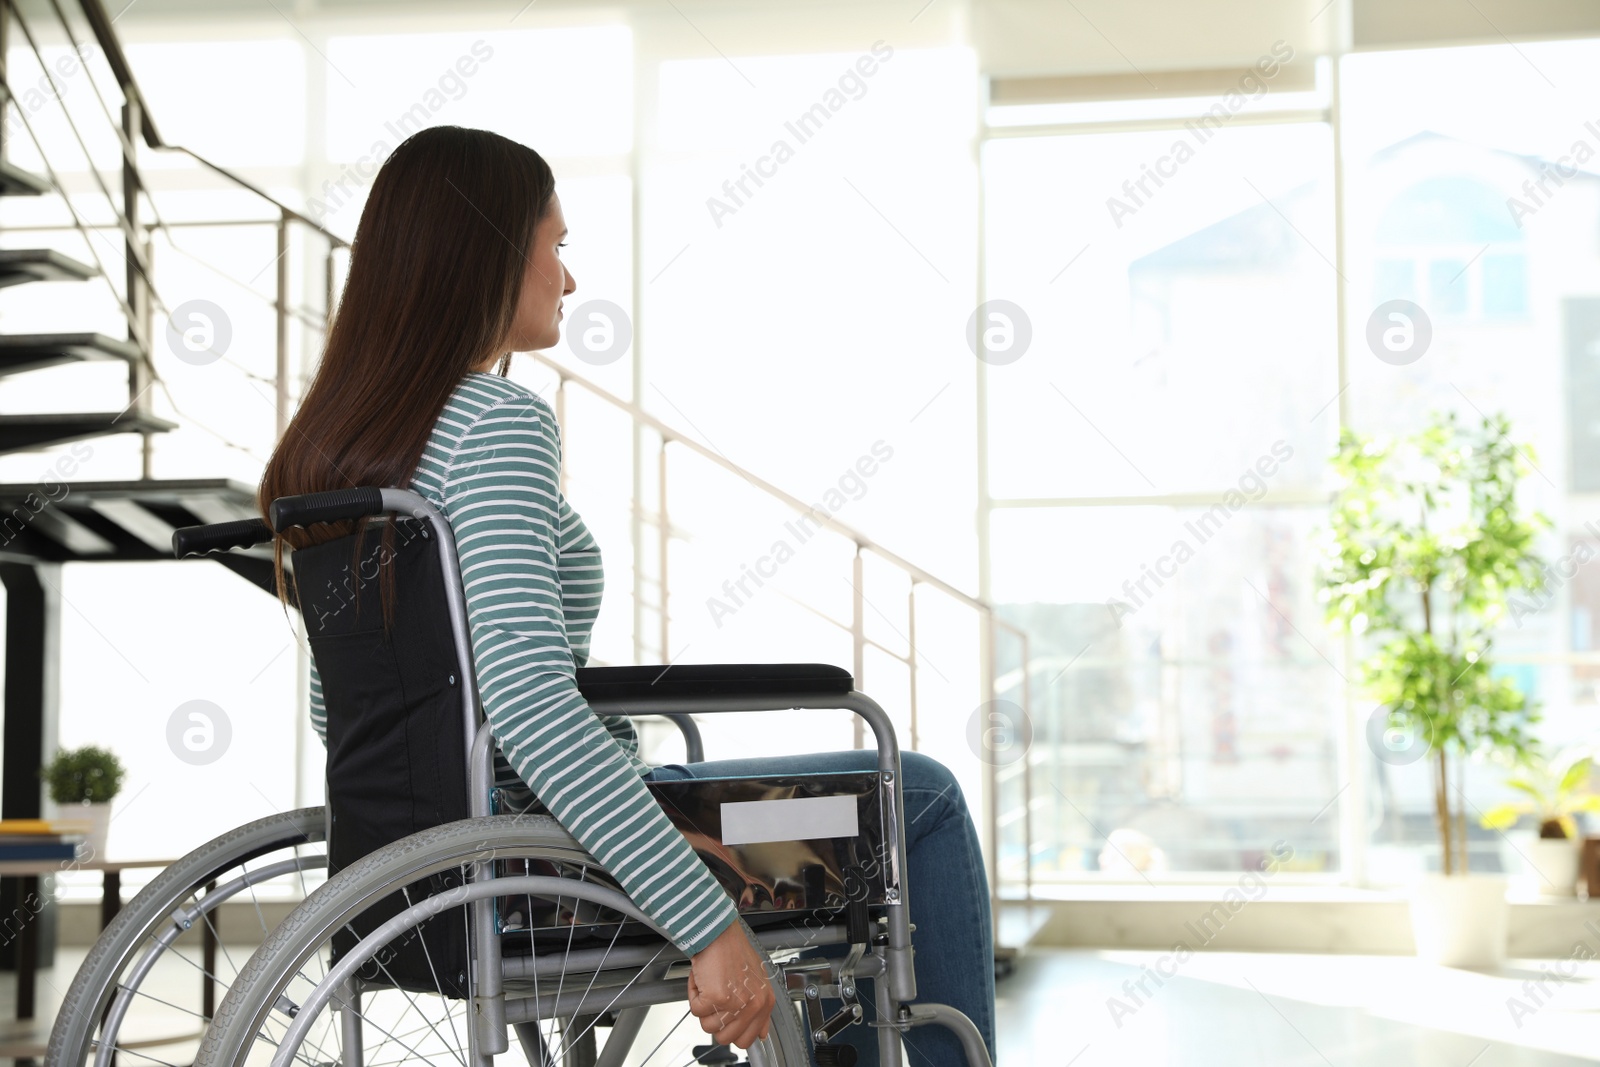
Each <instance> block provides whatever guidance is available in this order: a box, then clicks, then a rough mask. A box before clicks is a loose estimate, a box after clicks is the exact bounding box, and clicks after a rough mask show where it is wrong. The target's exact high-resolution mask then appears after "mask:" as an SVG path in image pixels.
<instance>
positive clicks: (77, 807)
mask: <svg viewBox="0 0 1600 1067" xmlns="http://www.w3.org/2000/svg"><path fill="white" fill-rule="evenodd" d="M123 774H124V770H123V766H122V761H121V760H119V759H117V757H116V755H115V754H114V753H113V752H111V751H110V750H108V749H104V748H99V747H98V746H95V745H87V746H85V747H83V748H73V749H62V750H61V751H59V752H57V753H56V756H55V759H53V760H51V761H50V763H49V765H48V766H46V767H45V768H44V778H45V782H46V783H47V784H48V785H49V788H50V799H51V800H52V801H54V802H55V803H56V805H57V806H58V807H60V808H62V809H63V810H62V814H63V815H65V816H67V817H69V818H80V819H83V820H85V821H87V822H88V823H89V833H88V835H87V836H86V838H85V844H86V845H88V846H89V849H88V851H89V854H90V855H92V856H95V857H103V856H104V855H105V850H106V835H107V833H108V831H109V830H110V827H111V801H112V799H113V798H115V797H116V795H117V793H118V792H120V791H121V789H122V778H123Z"/></svg>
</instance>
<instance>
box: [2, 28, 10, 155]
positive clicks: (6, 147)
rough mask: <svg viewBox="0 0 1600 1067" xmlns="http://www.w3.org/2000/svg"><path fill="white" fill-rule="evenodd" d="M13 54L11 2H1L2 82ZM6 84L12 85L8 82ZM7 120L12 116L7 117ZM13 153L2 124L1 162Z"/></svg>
mask: <svg viewBox="0 0 1600 1067" xmlns="http://www.w3.org/2000/svg"><path fill="white" fill-rule="evenodd" d="M10 54H11V0H0V82H6V56H8V55H10ZM6 84H10V83H9V82H6ZM6 117H7V118H9V117H10V116H9V115H7V116H6ZM10 151H11V138H10V136H9V131H8V130H7V129H6V123H4V122H0V160H3V159H5V158H6V154H7V153H8V152H10Z"/></svg>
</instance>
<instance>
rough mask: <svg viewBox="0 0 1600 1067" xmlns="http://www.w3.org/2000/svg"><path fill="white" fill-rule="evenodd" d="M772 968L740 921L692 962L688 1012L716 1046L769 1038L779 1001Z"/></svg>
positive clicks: (744, 1045)
mask: <svg viewBox="0 0 1600 1067" xmlns="http://www.w3.org/2000/svg"><path fill="white" fill-rule="evenodd" d="M767 966H768V964H767V957H766V956H765V955H764V954H763V953H760V952H758V951H756V949H755V947H754V946H753V945H751V944H750V939H749V938H748V937H746V936H745V932H744V924H743V923H740V922H738V921H737V920H735V921H734V922H731V923H729V924H728V927H727V929H725V930H723V931H722V933H720V934H718V935H717V939H716V940H715V941H713V942H711V944H709V945H707V946H706V947H705V948H703V949H701V950H700V951H699V952H698V953H696V954H695V956H694V957H693V958H692V959H691V960H690V961H689V1010H690V1011H692V1012H694V1014H695V1016H696V1017H697V1018H699V1020H700V1028H701V1029H702V1030H704V1031H705V1032H706V1033H708V1034H710V1035H711V1039H712V1040H713V1041H715V1042H716V1043H717V1044H719V1045H736V1046H738V1047H739V1048H742V1049H748V1048H749V1047H750V1046H751V1045H753V1044H754V1043H755V1042H756V1041H758V1040H759V1039H761V1038H763V1037H766V1036H767V1027H768V1025H769V1024H770V1022H771V1016H772V1009H773V1008H774V1007H775V1006H776V1005H777V1002H778V998H777V997H776V996H775V995H774V994H773V992H772V984H771V982H769V981H768V980H767Z"/></svg>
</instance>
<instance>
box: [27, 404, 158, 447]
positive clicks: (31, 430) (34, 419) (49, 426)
mask: <svg viewBox="0 0 1600 1067" xmlns="http://www.w3.org/2000/svg"><path fill="white" fill-rule="evenodd" d="M177 426H178V424H177V423H175V422H171V421H168V420H167V419H160V418H157V417H156V416H154V415H140V414H138V413H137V412H132V411H124V412H117V411H71V412H67V413H65V414H61V415H56V414H50V415H0V452H27V451H30V450H34V449H40V448H49V447H51V446H52V445H59V444H65V443H66V442H68V441H82V440H84V439H85V438H89V437H101V436H104V435H105V434H111V433H164V432H166V431H167V430H173V429H176V428H177Z"/></svg>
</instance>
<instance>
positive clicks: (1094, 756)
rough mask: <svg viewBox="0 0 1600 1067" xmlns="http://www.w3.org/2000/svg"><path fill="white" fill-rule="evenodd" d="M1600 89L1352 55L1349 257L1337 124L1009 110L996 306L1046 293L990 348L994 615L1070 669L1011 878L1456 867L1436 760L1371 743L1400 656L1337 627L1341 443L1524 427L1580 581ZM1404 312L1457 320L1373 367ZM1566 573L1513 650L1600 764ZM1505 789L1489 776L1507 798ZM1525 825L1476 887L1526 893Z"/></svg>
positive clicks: (1344, 89) (1481, 774) (1455, 52)
mask: <svg viewBox="0 0 1600 1067" xmlns="http://www.w3.org/2000/svg"><path fill="white" fill-rule="evenodd" d="M1325 64H1326V61H1324V67H1323V69H1322V71H1321V72H1320V75H1319V78H1318V82H1319V85H1320V86H1321V87H1322V88H1323V89H1324V90H1326V89H1328V87H1329V86H1328V82H1329V78H1328V75H1329V73H1331V71H1330V70H1329V69H1328V68H1327V67H1326V65H1325ZM1597 72H1600V43H1597V42H1593V41H1575V42H1563V43H1550V44H1527V45H1519V46H1515V47H1513V46H1511V45H1502V46H1496V47H1476V48H1462V49H1441V50H1435V51H1427V52H1405V53H1400V52H1389V53H1378V54H1367V55H1357V56H1353V57H1349V58H1347V59H1345V60H1344V61H1343V66H1342V68H1341V73H1342V79H1341V80H1342V86H1341V107H1340V109H1339V112H1340V115H1341V122H1342V126H1341V130H1340V132H1341V139H1342V148H1341V152H1342V164H1343V173H1344V178H1345V200H1344V204H1343V209H1344V210H1343V224H1342V225H1343V232H1342V234H1340V235H1339V236H1340V237H1342V242H1341V241H1336V240H1335V230H1334V227H1335V218H1336V211H1335V207H1336V205H1335V203H1334V199H1333V197H1334V190H1333V174H1334V167H1335V166H1336V161H1335V159H1334V156H1333V151H1332V143H1331V142H1332V139H1331V136H1330V135H1331V133H1332V130H1331V127H1330V125H1329V124H1328V122H1327V121H1314V120H1312V121H1300V122H1296V121H1293V117H1292V116H1287V115H1283V116H1278V117H1279V118H1281V119H1283V121H1279V122H1270V123H1262V124H1251V120H1252V118H1266V117H1271V112H1270V109H1271V108H1273V107H1274V101H1273V98H1272V94H1271V93H1270V92H1269V93H1266V94H1263V95H1262V96H1261V97H1260V98H1258V99H1253V100H1250V101H1247V106H1246V107H1245V108H1244V109H1242V110H1238V111H1237V114H1236V116H1235V117H1234V118H1233V119H1231V120H1229V122H1227V123H1223V124H1221V125H1220V128H1217V129H1215V130H1209V131H1206V133H1205V136H1203V137H1202V136H1200V135H1199V133H1200V131H1197V129H1196V126H1195V124H1194V122H1193V121H1192V115H1193V114H1194V112H1195V111H1196V110H1197V108H1196V106H1195V104H1194V103H1193V102H1191V101H1183V102H1174V103H1173V104H1172V114H1173V115H1174V116H1175V117H1174V119H1173V122H1172V126H1171V128H1170V129H1160V130H1156V131H1152V130H1150V129H1149V128H1148V126H1149V124H1150V118H1151V116H1150V108H1149V107H1148V106H1146V108H1145V109H1144V112H1143V113H1142V114H1141V115H1140V116H1139V120H1138V121H1137V122H1129V123H1127V124H1126V126H1118V125H1116V124H1115V120H1116V118H1117V116H1116V115H1115V113H1114V112H1113V111H1112V109H1110V108H1109V107H1108V108H1106V109H1104V113H1103V114H1101V115H1096V114H1095V113H1094V111H1093V109H1092V108H1090V109H1085V108H1083V107H1079V108H1078V109H1076V111H1075V113H1074V114H1073V116H1072V117H1073V119H1074V120H1075V121H1076V123H1077V125H1075V126H1074V127H1073V128H1072V129H1071V130H1070V131H1060V130H1051V129H1048V128H1046V129H1040V130H1030V129H1029V128H1027V127H1026V126H1010V125H1004V124H1005V123H1008V122H1010V121H1011V120H1012V118H1011V115H1008V114H1007V113H1005V112H1004V111H1003V109H997V114H996V115H994V116H991V123H992V124H993V128H992V130H991V137H990V138H989V139H988V141H987V143H986V145H985V151H984V164H983V165H984V181H985V190H986V197H985V205H984V217H985V223H986V231H985V242H986V246H985V247H986V256H985V261H984V264H983V270H984V281H985V293H984V296H985V298H986V299H987V300H989V301H1002V300H1003V301H1009V302H1010V305H1009V306H1008V305H999V304H996V305H993V306H992V314H991V316H990V320H989V321H990V325H991V327H992V329H993V330H994V331H995V332H994V334H993V337H994V339H995V341H996V343H997V345H998V346H999V350H998V351H997V352H992V353H988V354H987V355H986V362H987V364H988V366H987V367H986V377H987V383H988V398H989V402H988V408H987V413H986V414H987V421H988V440H989V442H990V453H989V459H990V465H989V468H988V471H987V476H988V482H989V486H990V492H991V494H992V496H993V497H994V498H995V499H994V508H993V510H992V512H991V522H990V531H991V538H990V559H991V573H992V587H991V593H992V596H993V598H994V599H995V600H996V601H997V602H1000V603H1002V604H1004V605H1005V606H1006V607H1005V610H1006V611H1007V613H1008V614H1009V615H1011V617H1013V618H1014V619H1016V620H1017V621H1018V622H1019V623H1022V624H1024V625H1026V626H1027V627H1028V628H1029V630H1030V631H1031V633H1032V635H1033V639H1034V644H1033V652H1034V656H1035V662H1034V664H1033V669H1032V672H1031V676H1030V682H1031V685H1032V689H1031V696H1032V706H1033V709H1034V716H1033V724H1032V725H1033V747H1032V749H1031V751H1030V758H1029V764H1028V767H1027V773H1026V774H1025V773H1024V772H1023V769H1022V767H1021V766H1020V765H1019V766H1017V767H1008V768H1002V769H1001V780H1002V792H1001V795H1002V802H1003V807H1002V813H1003V814H1002V827H1003V834H1002V844H1003V850H1002V862H1003V868H1002V869H1003V873H1004V874H1005V875H1006V876H1008V877H1009V878H1013V879H1019V880H1020V879H1021V878H1022V877H1024V876H1025V872H1026V867H1025V864H1024V862H1023V859H1024V855H1025V853H1024V848H1025V847H1026V843H1027V842H1028V841H1029V840H1030V839H1031V847H1032V853H1031V859H1032V865H1031V866H1032V871H1031V873H1032V877H1033V878H1034V879H1035V881H1036V884H1037V882H1039V881H1046V882H1047V881H1049V880H1051V879H1071V878H1075V877H1089V876H1099V877H1108V876H1109V877H1117V878H1124V879H1132V880H1138V879H1139V878H1141V877H1152V878H1159V877H1161V876H1162V874H1165V875H1167V876H1169V877H1190V878H1193V877H1205V876H1206V874H1207V872H1210V873H1211V874H1213V875H1217V874H1219V873H1220V872H1225V871H1239V870H1242V869H1249V868H1252V867H1253V866H1254V864H1255V862H1256V860H1257V858H1258V857H1259V856H1260V854H1261V852H1262V850H1263V849H1265V848H1268V847H1270V846H1271V845H1273V844H1274V843H1275V842H1277V841H1285V842H1287V843H1288V844H1290V845H1291V846H1292V847H1293V849H1294V852H1295V857H1296V859H1295V866H1296V867H1298V869H1300V870H1301V871H1308V872H1321V873H1323V874H1324V875H1325V876H1328V877H1338V878H1342V879H1346V880H1351V881H1355V882H1358V883H1361V884H1380V885H1382V884H1393V883H1396V882H1399V881H1402V880H1403V879H1404V878H1405V877H1406V876H1408V875H1409V874H1410V873H1412V872H1415V871H1418V870H1426V869H1436V868H1437V866H1438V848H1437V845H1436V844H1435V842H1434V836H1433V835H1434V831H1433V826H1432V815H1431V812H1432V807H1431V789H1432V786H1431V781H1430V778H1429V768H1428V764H1427V763H1425V762H1418V763H1415V764H1412V765H1409V766H1394V765H1392V764H1389V763H1385V762H1383V761H1380V760H1379V759H1377V758H1376V756H1375V754H1374V753H1373V752H1372V751H1370V750H1369V749H1368V748H1367V746H1366V745H1365V743H1364V742H1363V741H1362V740H1361V739H1362V737H1363V735H1364V731H1363V729H1362V727H1363V726H1364V724H1365V722H1366V719H1367V718H1368V717H1369V716H1370V715H1372V714H1373V712H1374V711H1375V710H1376V709H1375V708H1374V706H1373V705H1372V704H1371V703H1370V702H1367V701H1365V700H1364V699H1363V698H1362V697H1361V695H1360V693H1359V692H1358V691H1357V690H1356V689H1355V688H1354V687H1353V686H1351V685H1347V681H1346V680H1347V679H1348V680H1349V681H1350V682H1355V681H1358V679H1357V676H1356V663H1357V662H1358V657H1359V656H1360V655H1361V654H1362V653H1363V651H1364V649H1363V648H1362V647H1361V646H1360V645H1359V644H1349V645H1347V643H1346V642H1345V640H1344V638H1343V637H1342V636H1340V635H1339V634H1337V633H1335V632H1332V631H1330V629H1329V628H1327V627H1326V626H1324V624H1323V622H1322V608H1321V605H1320V603H1319V602H1318V600H1317V596H1316V592H1317V590H1316V559H1315V554H1314V538H1315V536H1316V534H1317V531H1318V530H1319V529H1320V528H1321V527H1323V526H1325V524H1326V520H1327V515H1328V503H1329V489H1330V486H1329V483H1328V480H1327V477H1326V469H1327V458H1328V456H1329V452H1330V450H1331V448H1332V446H1333V443H1334V441H1335V439H1336V434H1337V432H1338V430H1339V428H1340V427H1341V425H1342V426H1347V427H1349V428H1351V429H1355V430H1358V431H1363V432H1377V433H1397V432H1405V431H1409V430H1411V429H1414V428H1416V427H1418V426H1419V425H1420V424H1421V423H1422V422H1423V421H1424V419H1425V417H1426V416H1427V414H1428V413H1429V412H1430V411H1433V410H1442V409H1451V410H1456V411H1458V412H1461V413H1462V414H1464V415H1466V416H1469V417H1474V418H1476V417H1477V416H1478V414H1479V413H1480V412H1484V413H1487V412H1494V411H1503V412H1506V413H1507V414H1509V415H1510V416H1511V418H1512V419H1513V425H1514V429H1515V432H1516V433H1517V434H1518V435H1519V436H1520V437H1521V438H1522V439H1524V440H1526V441H1528V442H1530V444H1531V445H1532V451H1531V452H1530V455H1534V456H1536V457H1537V464H1538V469H1537V471H1536V473H1535V474H1534V475H1532V476H1531V477H1530V478H1529V479H1528V480H1527V482H1526V483H1525V485H1524V497H1525V500H1526V502H1527V504H1528V505H1529V506H1531V507H1536V508H1538V509H1540V510H1542V511H1544V512H1545V513H1546V514H1548V515H1550V516H1551V517H1552V518H1553V519H1554V520H1555V528H1554V530H1553V531H1552V532H1551V534H1550V535H1549V537H1548V538H1547V539H1546V541H1545V543H1544V544H1543V546H1542V548H1543V551H1544V554H1545V556H1546V558H1547V560H1549V561H1551V562H1552V563H1557V562H1558V561H1560V560H1562V559H1563V558H1565V559H1567V560H1587V559H1589V558H1590V556H1591V554H1594V549H1595V547H1596V544H1597V541H1600V538H1597V537H1596V534H1595V532H1594V531H1595V529H1597V527H1592V526H1590V525H1589V524H1590V523H1592V522H1594V521H1595V519H1596V518H1597V515H1600V496H1596V492H1597V490H1600V446H1597V444H1596V441H1597V439H1600V436H1597V433H1596V431H1595V430H1594V427H1595V426H1597V425H1600V415H1597V410H1592V409H1600V373H1596V372H1595V370H1593V368H1594V366H1595V360H1594V355H1593V353H1594V352H1595V351H1596V350H1597V347H1596V346H1597V338H1600V291H1597V289H1600V248H1597V245H1596V240H1595V237H1594V234H1595V233H1596V223H1597V220H1600V175H1597V174H1595V173H1593V172H1592V171H1591V170H1589V169H1587V168H1588V164H1587V161H1589V160H1591V159H1592V158H1593V157H1594V156H1596V154H1597V150H1600V134H1597V133H1596V131H1595V129H1594V128H1593V127H1592V123H1590V122H1589V120H1590V118H1591V116H1589V115H1587V114H1586V113H1585V111H1584V105H1585V104H1586V103H1587V102H1588V101H1590V100H1592V99H1593V98H1594V91H1595V89H1596V87H1597V86H1596V84H1595V83H1596V81H1597V80H1600V73H1597ZM1201 109H1203V105H1202V108H1201ZM1057 117H1059V116H1057ZM1098 118H1104V119H1106V121H1105V122H1104V123H1103V124H1102V125H1100V126H1096V125H1094V120H1096V119H1098ZM1341 272H1342V275H1343V279H1344V292H1345V302H1346V312H1347V316H1348V317H1347V320H1346V323H1345V329H1346V337H1347V341H1346V344H1345V351H1344V353H1343V355H1342V357H1341V353H1340V352H1339V350H1338V343H1337V337H1336V331H1335V299H1336V294H1337V291H1338V281H1339V278H1340V274H1341ZM1394 300H1405V301H1410V302H1412V303H1413V304H1414V305H1416V307H1418V308H1420V309H1421V312H1420V315H1421V319H1420V320H1419V321H1422V322H1423V324H1424V325H1423V329H1425V330H1426V340H1425V344H1426V348H1425V350H1423V351H1422V352H1421V355H1420V356H1418V357H1416V358H1412V359H1409V360H1400V359H1395V358H1393V354H1392V353H1382V354H1381V355H1382V356H1383V357H1387V358H1380V353H1378V352H1376V351H1374V350H1373V349H1372V348H1371V347H1370V346H1369V343H1368V341H1367V336H1368V326H1369V320H1370V319H1371V318H1372V316H1373V315H1374V314H1377V313H1378V309H1379V307H1380V305H1383V304H1385V303H1386V302H1388V301H1394ZM1017 337H1024V338H1026V339H1027V347H1026V350H1025V351H1022V352H1020V353H1018V352H1017V351H1016V349H1015V348H1007V347H1006V346H1007V345H1008V344H1012V343H1013V342H1014V340H1015V338H1017ZM1341 383H1344V384H1343V388H1341ZM1258 463H1259V466H1258ZM1235 505H1237V506H1235ZM1565 570H1566V571H1574V570H1575V573H1573V574H1570V575H1569V576H1568V577H1556V578H1555V579H1553V580H1552V582H1551V584H1550V587H1549V588H1548V590H1547V591H1545V593H1543V594H1541V595H1539V596H1536V597H1532V598H1526V599H1524V600H1523V601H1522V602H1521V603H1519V605H1517V607H1516V609H1515V611H1514V618H1513V620H1512V622H1511V624H1509V625H1508V626H1507V627H1506V629H1505V630H1504V632H1503V633H1502V635H1501V637H1500V640H1499V644H1498V649H1499V662H1500V667H1499V670H1500V671H1501V672H1502V673H1503V674H1505V675H1506V676H1508V677H1511V678H1513V679H1514V680H1515V681H1516V684H1518V685H1519V686H1520V687H1522V688H1523V689H1524V691H1526V692H1528V693H1529V694H1530V695H1531V696H1533V697H1534V699H1535V700H1536V701H1537V702H1538V703H1539V705H1540V707H1541V709H1542V712H1543V715H1544V722H1543V723H1542V725H1541V727H1540V734H1541V737H1542V738H1543V740H1544V741H1545V743H1547V744H1548V745H1550V746H1553V747H1558V746H1561V745H1566V744H1573V743H1580V742H1585V741H1592V740H1594V739H1595V736H1596V732H1595V729H1594V727H1593V723H1594V721H1595V719H1594V711H1595V706H1596V703H1597V701H1600V697H1597V694H1596V687H1595V679H1596V678H1600V669H1597V668H1600V656H1597V654H1596V651H1595V647H1596V646H1595V641H1596V639H1595V637H1594V622H1595V618H1596V609H1597V608H1600V580H1597V579H1595V577H1594V576H1593V575H1591V574H1589V573H1588V570H1587V568H1585V567H1582V566H1577V567H1574V566H1567V567H1565ZM1008 666H1009V667H1011V668H1016V667H1017V666H1018V664H1017V663H1016V662H1015V657H1013V660H1012V662H1011V663H1009V664H1008ZM1502 777H1503V776H1502V772H1501V771H1499V770H1497V769H1495V768H1493V767H1486V766H1482V765H1472V766H1471V767H1469V771H1468V778H1467V796H1468V798H1469V801H1470V803H1471V805H1472V807H1473V808H1476V809H1477V810H1483V809H1486V808H1487V807H1488V806H1489V805H1490V804H1492V803H1494V802H1496V801H1497V800H1499V799H1500V798H1501V797H1502V796H1503V795H1504V792H1505V789H1504V786H1503V784H1502ZM1025 778H1026V779H1028V780H1029V789H1028V792H1029V794H1030V798H1029V800H1028V806H1027V807H1024V799H1023V788H1024V787H1023V781H1024V779H1025ZM1469 810H1471V809H1469ZM1526 832H1527V831H1522V832H1518V831H1513V832H1510V833H1508V834H1498V833H1494V832H1491V831H1486V830H1480V829H1478V828H1477V827H1476V826H1475V825H1474V826H1473V827H1472V831H1471V851H1472V864H1473V866H1474V868H1475V869H1485V870H1507V871H1510V872H1512V873H1521V871H1522V869H1523V865H1522V861H1521V858H1520V851H1519V838H1520V837H1521V836H1522V835H1523V834H1525V833H1526ZM1133 868H1137V869H1138V871H1137V872H1136V871H1135V870H1134V869H1133Z"/></svg>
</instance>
